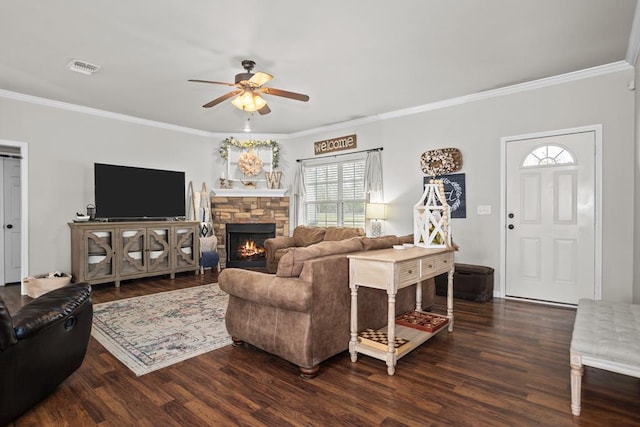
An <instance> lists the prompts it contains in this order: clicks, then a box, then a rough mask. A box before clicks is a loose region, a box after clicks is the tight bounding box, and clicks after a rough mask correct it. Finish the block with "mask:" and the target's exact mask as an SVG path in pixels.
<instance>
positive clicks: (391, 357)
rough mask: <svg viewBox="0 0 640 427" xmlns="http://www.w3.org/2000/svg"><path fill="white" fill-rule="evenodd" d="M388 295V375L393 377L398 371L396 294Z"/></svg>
mask: <svg viewBox="0 0 640 427" xmlns="http://www.w3.org/2000/svg"><path fill="white" fill-rule="evenodd" d="M388 295H389V298H388V307H387V310H388V315H387V338H388V339H389V347H388V349H387V373H388V374H389V375H393V374H394V373H395V371H396V347H395V338H396V294H394V293H389V292H388Z"/></svg>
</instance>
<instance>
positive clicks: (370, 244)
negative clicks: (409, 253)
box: [361, 236, 398, 251]
mask: <svg viewBox="0 0 640 427" xmlns="http://www.w3.org/2000/svg"><path fill="white" fill-rule="evenodd" d="M361 240H362V248H363V249H364V250H365V251H371V250H375V249H387V248H391V247H393V245H397V244H398V236H382V237H362V238H361Z"/></svg>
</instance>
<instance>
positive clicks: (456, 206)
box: [422, 173, 467, 218]
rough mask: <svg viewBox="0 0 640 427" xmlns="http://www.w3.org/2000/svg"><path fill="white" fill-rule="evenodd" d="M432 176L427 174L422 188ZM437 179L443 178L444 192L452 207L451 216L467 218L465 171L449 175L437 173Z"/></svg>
mask: <svg viewBox="0 0 640 427" xmlns="http://www.w3.org/2000/svg"><path fill="white" fill-rule="evenodd" d="M430 179H431V177H429V176H425V177H424V178H423V181H422V188H423V189H424V185H425V184H428V183H429V180H430ZM435 179H441V180H442V182H443V183H444V194H445V196H446V197H447V203H448V204H449V207H450V209H451V210H450V212H451V218H466V217H467V203H466V200H465V195H466V188H465V180H464V174H463V173H452V174H449V175H437V176H436V177H435Z"/></svg>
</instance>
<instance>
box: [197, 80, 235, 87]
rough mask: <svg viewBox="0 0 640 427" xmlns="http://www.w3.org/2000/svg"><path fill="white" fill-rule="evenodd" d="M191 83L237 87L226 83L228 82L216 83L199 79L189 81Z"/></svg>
mask: <svg viewBox="0 0 640 427" xmlns="http://www.w3.org/2000/svg"><path fill="white" fill-rule="evenodd" d="M189 81H190V82H196V83H213V84H216V85H225V86H235V84H233V83H226V82H214V81H211V80H198V79H189Z"/></svg>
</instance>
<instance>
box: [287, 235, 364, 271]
mask: <svg viewBox="0 0 640 427" xmlns="http://www.w3.org/2000/svg"><path fill="white" fill-rule="evenodd" d="M361 250H362V242H361V241H360V239H359V238H357V237H354V238H352V239H347V240H338V241H329V242H320V243H316V244H315V245H311V246H307V247H303V248H293V249H291V250H290V251H289V252H287V253H286V254H284V255H283V256H282V258H280V262H279V263H278V271H276V276H278V277H298V276H300V272H301V271H302V267H303V265H304V262H305V261H307V260H310V259H313V258H319V257H323V256H327V255H335V254H346V253H349V252H358V251H361Z"/></svg>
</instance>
